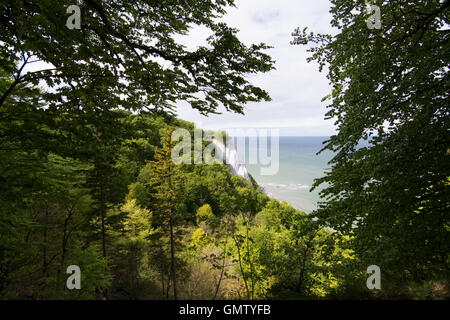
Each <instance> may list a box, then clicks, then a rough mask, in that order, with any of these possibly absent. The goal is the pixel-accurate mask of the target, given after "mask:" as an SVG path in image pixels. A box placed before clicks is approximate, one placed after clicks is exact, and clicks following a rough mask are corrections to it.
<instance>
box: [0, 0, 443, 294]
mask: <svg viewBox="0 0 450 320" xmlns="http://www.w3.org/2000/svg"><path fill="white" fill-rule="evenodd" d="M331 2H332V4H333V7H332V10H331V13H332V14H333V21H332V25H333V26H334V27H336V28H337V30H338V33H337V35H335V36H331V35H324V34H314V33H308V32H307V29H306V28H305V29H300V28H299V29H298V30H296V31H295V32H294V34H293V41H292V44H293V45H312V47H309V49H308V50H309V52H310V53H311V54H312V56H311V58H310V60H315V61H317V62H318V63H319V66H320V69H321V70H322V69H323V68H325V69H327V71H328V79H329V80H330V83H331V85H332V86H333V91H332V93H331V94H330V95H329V96H328V97H325V99H324V100H330V101H331V102H330V105H329V113H328V114H327V118H329V119H336V126H337V129H338V133H337V134H336V135H335V136H333V137H331V138H330V140H328V141H327V143H326V145H325V146H324V149H327V150H332V151H333V152H335V156H334V158H333V159H332V161H331V162H330V165H331V170H330V171H328V172H326V173H325V175H324V177H322V178H321V177H318V180H316V183H315V186H314V187H318V186H319V185H322V184H324V185H325V186H326V187H325V188H324V189H323V191H321V194H322V196H323V199H324V201H323V202H322V203H320V204H319V207H318V209H317V210H316V211H315V212H313V213H312V214H306V213H304V212H301V211H299V210H296V209H294V208H293V207H291V206H290V205H288V204H286V203H282V202H280V201H278V200H276V199H273V198H270V197H269V196H267V195H266V194H264V193H263V192H262V191H261V189H260V188H259V186H258V185H257V183H256V182H255V181H254V180H253V179H251V181H252V182H249V181H247V180H246V179H243V178H241V177H239V176H237V175H233V174H232V173H231V172H230V170H229V168H228V167H227V166H226V165H225V164H220V163H215V164H206V163H201V164H195V165H194V164H176V163H174V162H173V161H172V158H171V154H172V151H173V149H174V147H175V144H176V143H177V141H173V140H172V139H171V137H172V136H171V133H172V132H173V130H176V129H179V128H183V129H186V130H188V131H189V133H190V135H191V137H192V148H191V149H195V148H194V144H196V143H197V142H196V141H195V137H196V135H195V134H194V131H195V130H201V129H202V128H195V127H194V125H193V124H192V123H189V122H186V121H183V120H181V119H178V118H177V117H176V108H177V103H178V102H180V101H183V102H185V103H188V104H189V105H190V106H191V107H192V108H193V109H196V110H198V111H199V112H201V113H202V114H204V115H208V114H214V113H217V112H218V110H219V106H222V107H224V108H225V109H226V110H227V111H229V112H236V113H243V112H244V107H245V105H246V104H247V103H248V102H260V101H270V96H269V93H268V92H266V91H265V90H264V89H262V88H260V87H258V86H255V85H253V84H251V83H250V82H249V80H248V79H249V78H251V77H249V75H255V74H261V73H266V72H270V71H271V70H273V69H274V61H273V60H272V58H271V57H270V56H269V55H268V54H267V53H266V52H267V49H270V47H269V46H268V45H266V44H264V43H261V44H253V45H250V46H247V45H245V44H243V43H242V42H241V41H240V40H239V38H238V37H237V30H236V29H233V28H231V27H229V26H228V25H226V24H225V23H223V22H220V19H219V18H220V17H221V16H222V15H223V14H225V12H226V8H227V6H231V5H234V1H232V0H205V1H193V0H184V1H125V0H114V1H100V0H86V1H80V2H77V3H78V4H79V6H80V8H81V10H80V14H81V24H80V27H79V28H74V29H73V28H68V27H66V20H67V18H68V16H69V15H68V14H67V11H66V10H67V8H68V7H69V6H70V5H73V3H72V1H69V0H64V1H61V0H48V1H34V0H23V1H22V0H11V1H2V2H1V4H0V20H1V30H0V298H1V299H217V300H218V299H245V300H253V299H347V298H351V299H399V298H403V299H415V298H422V299H441V298H447V299H448V298H449V282H448V279H449V278H450V224H449V222H450V220H449V212H450V202H449V177H450V167H449V164H450V161H449V156H450V152H449V150H450V147H449V141H450V139H449V132H450V130H449V128H450V127H449V112H448V110H449V108H448V107H449V104H448V101H449V96H448V94H449V92H450V90H449V89H450V86H449V79H448V66H449V55H448V52H450V50H449V49H450V42H449V40H450V33H449V30H448V28H447V29H446V28H445V26H448V24H449V1H438V0H435V1H408V2H402V1H398V2H397V1H390V2H389V3H388V4H384V9H383V12H384V15H383V25H384V26H389V27H386V28H387V29H384V31H383V30H377V29H368V28H367V26H366V22H365V19H366V18H367V15H364V14H355V10H356V11H358V10H359V12H364V10H365V9H364V7H365V1H348V0H333V1H331ZM192 26H201V27H204V28H206V29H208V30H209V31H210V32H211V35H210V36H209V37H208V38H207V39H206V43H207V44H205V45H203V46H198V47H197V48H196V49H193V50H189V49H188V48H186V47H185V46H183V45H181V44H179V42H177V40H176V39H177V38H176V37H177V36H188V34H189V30H190V29H191V27H192ZM36 64H41V67H42V68H38V69H37V70H35V69H33V66H35V65H36ZM203 135H206V132H203ZM361 140H367V141H368V146H367V147H362V148H359V147H358V143H359V142H360V141H361ZM205 147H206V144H205V142H203V144H202V148H205ZM183 156H185V157H192V158H194V156H195V155H194V154H193V153H188V154H183ZM374 264H375V265H378V266H380V267H381V270H382V279H383V280H382V281H383V282H382V283H383V287H382V290H369V289H368V288H367V287H366V280H367V276H368V275H367V273H366V270H367V267H368V266H370V265H374ZM71 265H77V266H79V267H80V269H81V284H82V288H81V289H80V290H68V288H67V285H66V280H67V278H68V274H67V273H66V270H67V267H68V266H71Z"/></svg>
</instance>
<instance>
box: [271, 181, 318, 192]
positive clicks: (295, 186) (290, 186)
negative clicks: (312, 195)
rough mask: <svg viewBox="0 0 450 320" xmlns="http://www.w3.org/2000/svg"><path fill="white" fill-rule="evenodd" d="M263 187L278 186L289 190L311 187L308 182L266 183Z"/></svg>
mask: <svg viewBox="0 0 450 320" xmlns="http://www.w3.org/2000/svg"><path fill="white" fill-rule="evenodd" d="M263 187H271V188H277V189H287V190H293V191H295V190H309V189H310V188H311V187H310V186H308V185H306V184H301V183H289V184H284V183H270V182H269V183H265V184H264V185H263Z"/></svg>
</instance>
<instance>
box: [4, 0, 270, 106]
mask: <svg viewBox="0 0 450 320" xmlns="http://www.w3.org/2000/svg"><path fill="white" fill-rule="evenodd" d="M72 4H73V1H69V0H67V1H59V0H53V1H33V0H29V1H7V4H6V5H2V6H1V8H0V20H1V22H2V23H1V27H0V28H1V32H0V41H1V42H2V43H4V45H2V46H1V52H0V56H1V57H2V59H4V60H5V61H9V62H17V63H16V65H15V66H14V67H12V68H13V69H14V70H12V71H13V72H12V73H13V74H14V77H15V78H14V81H13V82H12V83H11V84H10V86H9V88H8V89H7V90H6V91H5V92H2V97H1V100H0V107H1V106H2V105H3V104H4V102H5V101H6V99H7V98H8V96H10V95H11V94H12V93H13V91H14V89H15V88H16V87H17V86H20V85H23V84H27V83H33V84H38V83H40V82H41V81H45V82H46V84H47V86H48V87H50V88H52V90H48V91H49V92H50V93H49V94H48V96H47V99H46V100H47V102H48V103H49V104H50V105H55V107H61V105H67V104H68V107H69V108H74V107H77V106H78V107H79V106H80V105H82V106H83V108H87V109H89V108H111V107H122V108H125V109H128V110H142V109H144V110H149V111H155V112H156V111H160V112H171V111H173V109H174V106H175V105H176V102H177V101H181V100H184V101H187V102H188V103H190V105H191V106H192V107H193V108H196V109H198V110H199V111H200V112H201V113H203V114H208V113H215V112H217V108H218V106H219V105H220V104H223V105H224V106H225V108H226V109H227V110H228V111H234V112H238V113H242V112H243V107H244V105H245V104H246V103H247V102H249V101H262V100H266V101H268V100H270V97H269V95H268V93H267V92H266V91H264V90H263V89H261V88H259V87H256V86H253V85H252V84H251V83H249V82H248V81H247V80H246V78H245V76H246V75H247V74H251V73H261V72H268V71H270V70H271V69H273V64H274V62H273V60H272V59H271V58H270V56H269V55H267V54H265V53H264V50H265V49H268V48H269V47H268V46H267V45H265V44H253V45H250V46H246V45H244V44H243V43H242V42H241V41H240V40H239V39H238V37H237V32H238V30H236V29H234V28H231V27H229V26H227V25H226V24H225V23H223V22H220V21H219V20H220V17H221V16H222V15H223V14H224V13H225V9H226V6H233V1H231V0H227V1H224V0H207V1H200V2H199V1H193V0H192V1H182V2H181V3H180V2H179V1H168V0H166V1H132V2H130V1H126V0H115V1H99V0H85V1H82V2H81V4H80V8H81V29H80V30H76V29H74V30H70V29H68V28H66V27H65V23H66V20H67V18H68V17H69V14H68V13H67V12H66V9H67V7H68V6H70V5H72ZM195 25H197V26H203V27H206V28H208V29H209V30H210V32H211V33H212V35H211V36H209V37H208V38H207V39H206V43H207V44H206V45H203V46H199V47H197V48H196V49H195V50H189V49H187V48H186V47H185V46H183V45H182V44H180V43H179V42H178V40H179V39H182V36H185V35H187V34H188V32H189V30H190V29H191V28H192V27H193V26H195ZM31 61H33V63H34V62H36V61H42V62H45V63H48V65H49V67H48V68H46V69H45V70H39V71H35V72H27V73H24V72H23V67H24V66H25V65H27V64H30V62H31ZM75 92H76V93H75ZM55 97H57V98H58V99H56V100H57V101H55ZM79 97H85V98H84V99H83V98H79ZM88 101H94V104H95V107H94V106H91V105H89V104H88Z"/></svg>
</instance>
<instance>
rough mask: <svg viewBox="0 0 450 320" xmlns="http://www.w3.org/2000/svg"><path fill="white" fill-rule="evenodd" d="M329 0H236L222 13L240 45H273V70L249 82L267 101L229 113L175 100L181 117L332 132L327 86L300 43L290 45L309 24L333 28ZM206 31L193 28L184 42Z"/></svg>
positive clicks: (214, 124)
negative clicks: (327, 118) (204, 111)
mask: <svg viewBox="0 0 450 320" xmlns="http://www.w3.org/2000/svg"><path fill="white" fill-rule="evenodd" d="M330 5H331V4H330V2H329V1H328V0H316V1H314V2H312V1H292V0H279V1H276V2H275V1H273V0H237V1H236V8H230V9H229V10H228V14H227V15H226V16H224V17H223V18H222V20H224V21H225V22H227V23H228V24H229V25H230V26H232V27H235V28H237V29H239V30H240V31H239V38H240V39H241V41H243V42H244V43H245V44H247V45H250V44H252V43H260V42H264V43H266V44H268V45H271V46H273V49H270V50H269V51H268V53H269V54H270V55H271V56H272V57H273V58H274V59H275V60H276V65H275V67H276V70H273V71H271V72H270V73H266V74H262V75H256V76H252V77H251V78H249V79H250V81H251V82H252V83H253V84H255V85H258V86H261V87H262V88H264V89H265V90H267V91H268V92H269V94H270V95H271V97H272V101H271V102H261V103H250V104H248V105H247V106H246V108H245V116H242V115H238V114H233V113H228V112H226V111H225V110H221V111H223V112H224V113H223V114H222V115H211V116H209V117H204V116H201V115H200V114H199V113H198V112H197V111H195V110H192V109H191V108H190V107H189V106H188V105H187V104H185V103H180V106H179V112H178V115H179V117H180V118H182V119H185V120H188V121H193V122H195V123H196V124H197V126H198V127H203V128H205V129H214V130H216V129H221V128H231V127H257V128H261V127H267V128H283V130H281V132H282V134H283V132H286V134H285V135H319V136H326V135H331V134H333V133H334V132H335V129H334V126H333V121H325V120H324V116H325V113H326V102H324V103H322V102H321V99H322V98H323V97H324V96H325V95H327V94H328V93H329V92H330V91H331V89H330V86H329V84H328V80H327V78H326V74H325V73H320V72H319V71H318V66H317V64H316V63H313V62H312V63H307V62H306V58H307V57H308V56H309V55H308V53H307V52H306V48H305V47H301V46H292V45H291V44H290V43H289V42H290V41H291V40H292V35H291V34H292V32H293V31H294V29H295V28H297V27H304V26H308V27H309V29H310V30H314V31H315V32H320V33H332V32H333V30H332V29H331V27H330V25H329V21H330V20H331V15H330V13H329V9H330ZM206 34H207V32H206V30H204V29H201V28H198V29H195V30H193V32H192V33H191V34H190V35H189V38H188V42H189V46H194V47H195V46H196V45H199V44H201V43H202V39H205V36H206Z"/></svg>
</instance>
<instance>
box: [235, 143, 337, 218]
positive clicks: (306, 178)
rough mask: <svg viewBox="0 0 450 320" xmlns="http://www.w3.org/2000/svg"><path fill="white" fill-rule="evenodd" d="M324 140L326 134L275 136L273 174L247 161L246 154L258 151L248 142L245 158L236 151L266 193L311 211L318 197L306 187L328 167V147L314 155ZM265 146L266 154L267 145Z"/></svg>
mask: <svg viewBox="0 0 450 320" xmlns="http://www.w3.org/2000/svg"><path fill="white" fill-rule="evenodd" d="M327 139H328V137H279V170H278V173H276V174H275V175H269V176H267V175H261V172H260V165H257V164H249V154H251V153H252V152H258V151H259V150H254V149H251V146H249V143H248V141H247V144H246V157H244V155H243V154H242V150H240V158H241V159H242V160H243V159H245V163H246V166H247V169H248V171H249V172H250V174H251V175H252V176H253V177H254V178H255V180H256V181H257V182H258V184H259V185H261V186H262V187H264V189H265V190H266V193H267V194H268V195H269V196H271V197H274V198H276V199H278V200H280V201H285V202H287V203H289V204H290V205H292V206H293V207H295V208H297V209H299V210H302V211H305V212H311V211H313V210H314V209H315V208H316V206H317V202H318V201H319V200H320V196H319V193H318V190H314V191H313V192H310V188H311V186H312V184H313V181H314V179H316V178H319V177H321V176H323V172H324V170H325V169H326V168H329V165H328V161H330V160H331V158H332V156H333V154H332V153H331V152H330V151H328V150H327V151H324V152H323V153H321V154H320V155H316V153H317V152H318V151H319V150H320V149H322V147H323V144H322V142H323V141H325V140H327ZM268 141H270V140H268ZM269 145H270V144H269ZM256 148H259V146H258V147H256ZM268 149H269V151H268V153H269V156H270V148H268Z"/></svg>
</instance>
